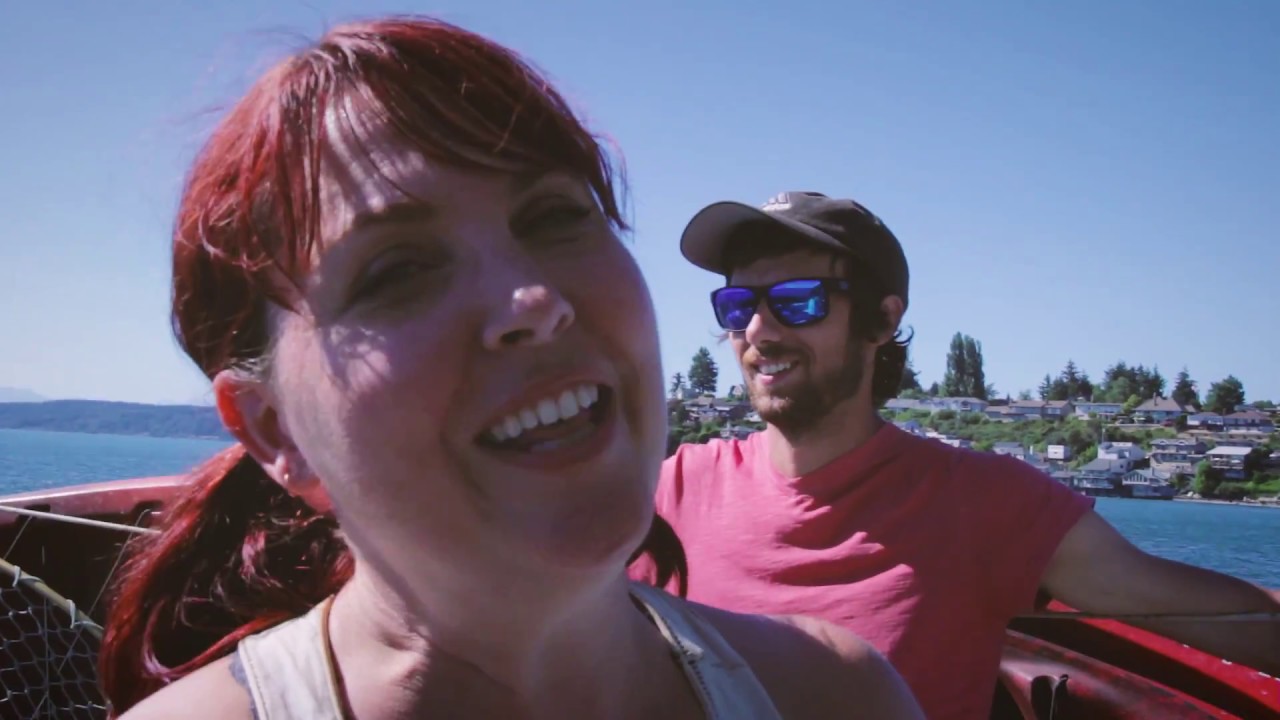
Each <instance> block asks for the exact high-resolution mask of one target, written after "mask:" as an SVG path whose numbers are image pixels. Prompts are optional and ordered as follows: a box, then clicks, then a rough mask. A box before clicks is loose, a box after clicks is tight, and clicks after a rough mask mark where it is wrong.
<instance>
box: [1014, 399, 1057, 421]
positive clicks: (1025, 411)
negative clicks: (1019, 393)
mask: <svg viewBox="0 0 1280 720" xmlns="http://www.w3.org/2000/svg"><path fill="white" fill-rule="evenodd" d="M1047 404H1048V403H1046V402H1045V401H1044V400H1014V401H1013V402H1011V403H1009V408H1010V410H1011V411H1012V413H1013V414H1014V415H1018V416H1020V417H1021V418H1022V419H1024V420H1039V419H1040V418H1042V417H1044V409H1045V406H1046V405H1047Z"/></svg>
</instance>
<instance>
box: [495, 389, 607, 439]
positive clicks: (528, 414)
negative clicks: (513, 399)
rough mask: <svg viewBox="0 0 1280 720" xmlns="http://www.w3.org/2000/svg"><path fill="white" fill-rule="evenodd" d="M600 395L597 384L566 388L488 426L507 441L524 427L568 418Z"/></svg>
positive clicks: (516, 435) (518, 435) (521, 431)
mask: <svg viewBox="0 0 1280 720" xmlns="http://www.w3.org/2000/svg"><path fill="white" fill-rule="evenodd" d="M599 399H600V387H599V386H598V385H579V386H578V387H576V388H572V389H570V390H565V391H564V392H562V393H560V394H559V395H557V396H555V397H548V398H543V399H542V400H539V401H538V402H536V403H534V404H532V405H530V406H528V407H524V408H521V409H520V410H517V411H516V412H514V413H511V414H510V415H507V416H506V417H504V418H502V420H501V421H500V422H498V423H497V424H495V425H494V426H493V427H491V428H489V433H490V434H491V435H493V439H494V440H496V441H498V442H506V441H507V440H514V439H515V438H518V437H520V435H521V433H523V432H524V431H526V430H532V429H534V428H536V427H538V426H540V425H554V424H556V423H558V422H561V421H563V420H568V419H569V418H571V417H574V416H575V415H577V414H578V413H580V412H582V411H583V410H586V409H587V408H590V407H591V406H592V405H595V404H596V402H597V401H598V400H599Z"/></svg>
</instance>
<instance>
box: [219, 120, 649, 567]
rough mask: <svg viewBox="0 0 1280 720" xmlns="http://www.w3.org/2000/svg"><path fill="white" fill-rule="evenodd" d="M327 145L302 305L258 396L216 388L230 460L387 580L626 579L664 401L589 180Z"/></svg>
mask: <svg viewBox="0 0 1280 720" xmlns="http://www.w3.org/2000/svg"><path fill="white" fill-rule="evenodd" d="M332 137H333V138H335V139H333V140H332V141H331V143H332V145H333V147H332V148H331V153H330V155H329V157H327V158H326V161H327V163H326V167H325V168H324V182H323V183H322V185H323V188H324V190H323V197H322V202H321V205H322V218H321V226H322V228H321V238H322V242H321V243H320V244H321V246H322V247H321V249H320V251H319V252H318V253H317V257H316V258H315V261H314V263H313V266H312V268H311V270H310V271H309V273H308V274H307V276H306V277H305V278H303V288H304V292H303V296H302V300H301V302H299V303H298V307H297V311H296V312H289V311H285V310H279V309H273V312H272V322H271V327H272V340H273V349H272V353H271V356H270V361H269V363H268V369H267V372H266V381H265V382H263V383H260V384H254V383H246V382H245V381H243V380H234V379H232V378H231V377H230V376H229V375H228V376H227V379H221V378H220V381H219V382H218V384H217V385H218V387H219V395H220V396H221V397H224V398H232V397H234V398H236V399H235V400H234V401H231V400H226V401H224V402H223V403H222V404H223V405H224V407H230V404H229V403H234V406H235V408H237V412H238V413H239V414H240V415H241V416H242V417H243V418H244V421H245V423H246V427H247V431H246V432H245V433H244V434H245V436H246V437H247V438H248V439H247V441H246V445H248V446H249V447H250V450H251V452H253V454H254V455H255V457H257V458H258V460H259V461H260V462H261V463H262V464H263V465H264V467H266V469H267V471H268V472H269V473H270V474H272V475H273V476H274V477H276V479H277V480H278V481H280V482H282V483H283V484H285V486H286V487H288V488H290V489H292V490H294V491H295V492H297V493H298V494H300V495H301V496H303V497H304V498H305V499H307V500H308V501H309V502H311V503H312V504H313V505H316V506H320V508H319V509H327V508H326V507H325V506H330V505H331V507H332V509H333V510H334V511H335V512H336V514H337V516H338V518H339V521H340V523H341V524H342V526H343V529H344V531H345V532H346V533H347V535H348V537H349V539H350V540H351V542H352V544H353V547H354V549H355V550H356V552H357V554H358V555H359V556H361V557H366V558H367V557H370V556H378V557H382V558H386V559H387V562H390V563H391V564H393V565H399V566H400V567H399V568H397V569H398V570H401V571H403V570H404V568H406V567H408V568H411V569H412V570H411V571H412V572H415V573H422V572H426V573H429V574H431V573H433V572H434V571H440V572H447V573H451V574H456V573H459V572H480V573H484V572H492V569H493V568H494V567H495V566H499V567H500V566H502V565H504V564H508V565H515V566H527V567H533V568H539V569H541V568H543V567H545V566H547V565H551V566H554V565H560V566H562V567H565V568H586V567H592V566H596V565H599V564H601V563H609V564H612V565H613V566H615V567H617V568H621V567H622V565H623V563H624V561H625V558H626V556H627V554H628V553H629V552H630V551H631V550H633V549H634V548H635V547H636V546H638V545H639V543H640V540H641V539H642V538H643V536H644V533H645V531H646V530H647V528H648V526H649V522H650V519H651V517H652V511H653V506H652V493H653V490H654V484H655V482H656V478H657V474H658V467H659V464H660V462H661V460H662V453H663V448H664V444H665V441H666V420H665V415H664V409H663V407H664V406H663V402H664V401H663V386H662V377H661V367H660V361H659V350H658V339H657V331H656V325H655V321H654V314H653V309H652V305H651V302H650V298H649V295H648V291H647V289H646V287H645V284H644V281H643V279H642V277H641V275H640V272H639V270H638V268H637V267H636V265H635V263H634V261H633V259H632V257H631V255H630V253H629V252H628V251H627V250H626V248H625V247H624V246H623V245H622V244H621V242H620V241H619V239H618V238H617V236H616V235H615V233H614V232H613V229H612V228H611V226H610V225H609V223H608V222H607V220H606V219H605V218H604V216H603V215H602V214H601V212H600V211H599V209H598V208H597V205H596V202H595V201H594V199H593V198H592V196H591V194H590V191H589V190H588V188H587V186H586V185H585V184H584V183H583V182H581V181H580V180H579V179H577V178H574V177H571V176H568V175H562V174H555V173H551V174H504V173H496V172H480V171H472V170H463V169H458V168H453V167H442V166H439V165H434V164H432V163H430V162H428V161H426V160H425V159H424V158H423V157H421V156H420V155H419V154H418V153H416V152H414V151H412V150H409V149H407V148H406V147H405V146H404V145H403V144H400V143H397V142H393V141H390V140H388V139H387V137H386V135H385V134H382V133H378V132H376V131H375V132H370V133H368V134H366V136H365V137H363V138H361V140H362V142H354V141H350V139H349V138H348V141H346V142H344V141H342V138H344V137H346V136H344V135H342V134H341V133H336V132H335V133H333V134H332ZM371 161H372V162H371ZM375 164H376V169H375ZM286 472H287V473H288V477H286ZM396 558H399V559H400V560H399V561H397V560H396ZM406 563H408V564H406Z"/></svg>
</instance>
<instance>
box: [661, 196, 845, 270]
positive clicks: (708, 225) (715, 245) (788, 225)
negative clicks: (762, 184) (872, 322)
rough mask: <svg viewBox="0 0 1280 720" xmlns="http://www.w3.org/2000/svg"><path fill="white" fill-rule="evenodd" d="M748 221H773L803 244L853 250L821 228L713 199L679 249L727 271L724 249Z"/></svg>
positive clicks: (702, 264) (695, 260) (709, 267)
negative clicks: (715, 201) (714, 201)
mask: <svg viewBox="0 0 1280 720" xmlns="http://www.w3.org/2000/svg"><path fill="white" fill-rule="evenodd" d="M747 225H766V226H769V225H772V226H774V227H776V228H777V229H778V230H780V231H782V232H784V233H786V234H788V235H792V236H795V237H796V240H797V241H798V242H799V243H800V244H816V245H821V246H824V247H828V248H831V249H834V250H838V251H840V252H843V253H849V254H852V251H851V250H850V248H849V247H847V246H846V245H844V244H843V243H841V242H839V241H838V240H836V239H835V238H833V237H831V236H830V235H827V234H826V233H823V232H822V231H820V230H817V229H815V228H811V227H809V226H808V225H805V224H803V223H799V222H796V221H794V220H791V219H790V218H785V217H781V216H778V215H773V214H770V213H767V212H765V211H763V210H760V209H759V208H755V207H752V206H750V205H746V204H744V203H739V202H730V201H723V202H717V203H712V204H710V205H708V206H706V207H705V208H703V209H702V210H699V211H698V213H697V214H696V215H694V216H693V219H692V220H690V221H689V224H688V225H686V226H685V229H684V233H683V234H682V235H681V236H680V252H681V254H683V255H684V257H685V259H686V260H688V261H689V262H691V263H693V264H694V265H697V266H698V267H700V268H702V269H704V270H709V271H711V272H713V273H718V274H721V275H724V274H726V273H727V272H728V269H729V268H728V264H727V263H726V257H725V255H726V252H725V251H726V250H727V249H728V247H729V243H730V241H731V240H732V239H733V236H734V234H735V233H736V232H737V231H738V230H740V229H742V228H743V227H744V226H747Z"/></svg>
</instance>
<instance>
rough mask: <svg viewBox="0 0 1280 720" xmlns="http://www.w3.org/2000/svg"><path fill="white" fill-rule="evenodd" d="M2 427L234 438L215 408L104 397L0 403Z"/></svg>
mask: <svg viewBox="0 0 1280 720" xmlns="http://www.w3.org/2000/svg"><path fill="white" fill-rule="evenodd" d="M0 428H5V429H11V430H17V429H20V430H58V431H62V432H82V433H108V434H112V435H150V436H152V437H183V438H217V439H219V440H223V439H230V437H231V436H230V435H229V434H228V433H227V431H226V429H225V428H224V427H223V426H222V421H221V420H219V418H218V413H217V411H216V410H215V409H214V408H212V407H208V406H203V407H202V406H196V405H143V404H141V403H125V402H106V401H102V400H47V401H45V402H9V403H0Z"/></svg>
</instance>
